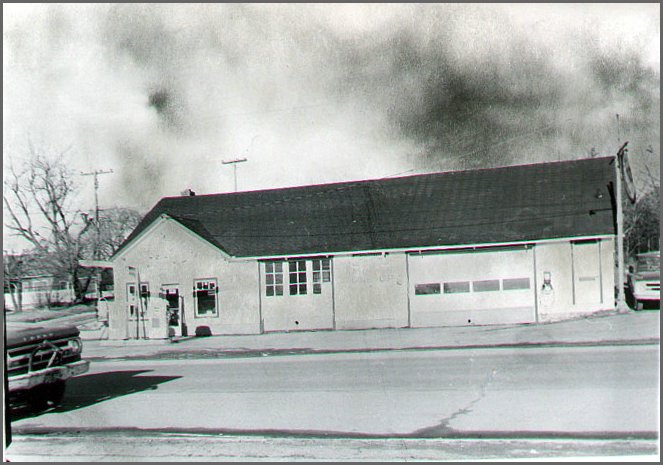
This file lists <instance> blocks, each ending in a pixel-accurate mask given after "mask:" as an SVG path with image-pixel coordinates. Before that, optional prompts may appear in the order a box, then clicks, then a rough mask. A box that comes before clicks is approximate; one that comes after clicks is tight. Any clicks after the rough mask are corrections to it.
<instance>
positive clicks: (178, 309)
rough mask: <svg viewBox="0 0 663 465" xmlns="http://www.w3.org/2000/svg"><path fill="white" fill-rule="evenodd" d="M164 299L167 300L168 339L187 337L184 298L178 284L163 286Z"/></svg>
mask: <svg viewBox="0 0 663 465" xmlns="http://www.w3.org/2000/svg"><path fill="white" fill-rule="evenodd" d="M161 287H162V289H163V297H164V298H165V300H166V323H167V325H168V337H179V336H187V327H186V321H185V318H184V296H182V295H181V294H180V288H179V285H177V284H168V285H163V286H161Z"/></svg>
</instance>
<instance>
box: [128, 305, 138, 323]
mask: <svg viewBox="0 0 663 465" xmlns="http://www.w3.org/2000/svg"><path fill="white" fill-rule="evenodd" d="M137 315H138V309H137V307H136V306H135V305H133V304H131V305H129V319H130V320H135V319H136V317H137Z"/></svg>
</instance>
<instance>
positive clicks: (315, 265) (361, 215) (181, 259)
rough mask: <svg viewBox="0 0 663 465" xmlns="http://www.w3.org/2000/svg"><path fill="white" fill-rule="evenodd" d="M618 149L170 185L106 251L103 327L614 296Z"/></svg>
mask: <svg viewBox="0 0 663 465" xmlns="http://www.w3.org/2000/svg"><path fill="white" fill-rule="evenodd" d="M613 160H614V159H613V158H612V157H610V158H592V159H584V160H575V161H565V162H555V163H542V164H532V165H520V166H510V167H504V168H496V169H481V170H468V171H458V172H447V173H435V174H425V175H416V176H407V177H400V178H390V179H379V180H369V181H359V182H344V183H336V184H325V185H314V186H304V187H296V188H287V189H272V190H262V191H251V192H240V193H232V194H216V195H198V196H196V195H186V196H181V197H169V198H164V199H162V200H161V201H160V202H158V203H157V205H156V206H155V207H154V208H153V209H152V210H151V211H150V212H149V213H148V214H147V215H146V216H145V217H144V219H143V221H142V222H141V223H140V224H139V225H138V226H137V227H136V229H135V230H134V231H133V232H132V234H131V235H130V236H129V237H128V238H127V240H126V241H125V242H124V243H123V245H122V246H121V247H120V248H119V250H118V251H117V252H116V254H115V255H114V256H113V257H112V259H111V262H112V265H113V269H114V278H115V301H114V303H113V304H112V307H111V309H110V315H109V335H110V338H116V339H124V338H137V337H138V338H142V337H146V338H165V337H168V336H179V335H193V334H199V335H202V334H214V335H220V334H258V333H263V332H269V331H296V330H334V329H364V328H403V327H427V326H447V325H487V324H511V323H536V322H543V321H552V320H559V319H564V318H569V317H574V316H578V315H585V314H589V313H592V312H596V311H601V310H608V309H614V308H615V216H614V196H613V188H614V187H613V186H614V184H615V170H614V165H613Z"/></svg>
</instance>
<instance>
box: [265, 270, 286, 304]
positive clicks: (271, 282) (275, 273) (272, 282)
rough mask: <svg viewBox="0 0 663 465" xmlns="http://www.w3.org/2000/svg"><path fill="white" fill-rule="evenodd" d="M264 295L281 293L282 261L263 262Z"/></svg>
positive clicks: (269, 295) (270, 295)
mask: <svg viewBox="0 0 663 465" xmlns="http://www.w3.org/2000/svg"><path fill="white" fill-rule="evenodd" d="M265 295H266V296H267V297H273V296H281V295H283V262H265Z"/></svg>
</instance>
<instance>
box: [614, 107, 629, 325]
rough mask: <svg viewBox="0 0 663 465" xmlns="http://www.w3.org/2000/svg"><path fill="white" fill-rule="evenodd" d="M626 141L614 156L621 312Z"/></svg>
mask: <svg viewBox="0 0 663 465" xmlns="http://www.w3.org/2000/svg"><path fill="white" fill-rule="evenodd" d="M616 117H617V143H618V144H621V143H622V140H621V139H622V137H621V130H620V128H619V114H617V115H616ZM627 144H628V142H626V143H625V144H624V145H622V146H621V147H620V148H619V150H618V151H617V155H616V156H615V174H616V178H617V179H616V186H615V191H616V192H615V199H616V202H615V203H616V204H617V205H616V207H617V311H620V312H623V311H626V310H627V309H628V306H627V305H626V298H625V295H624V212H623V208H622V163H623V162H624V151H625V150H626V145H627Z"/></svg>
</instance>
